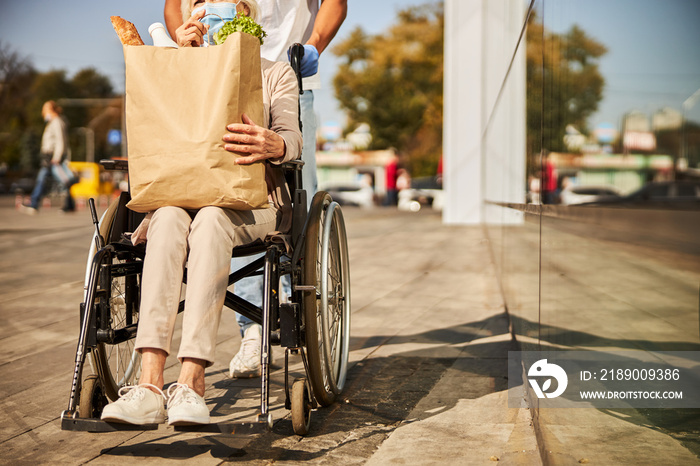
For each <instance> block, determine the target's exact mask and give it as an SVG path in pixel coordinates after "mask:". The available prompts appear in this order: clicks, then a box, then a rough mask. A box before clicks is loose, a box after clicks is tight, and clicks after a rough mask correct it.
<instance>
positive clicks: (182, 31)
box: [175, 10, 209, 47]
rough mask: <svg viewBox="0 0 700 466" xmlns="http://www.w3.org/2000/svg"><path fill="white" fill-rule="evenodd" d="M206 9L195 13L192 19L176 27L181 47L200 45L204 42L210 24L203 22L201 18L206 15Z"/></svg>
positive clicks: (178, 42) (178, 43)
mask: <svg viewBox="0 0 700 466" xmlns="http://www.w3.org/2000/svg"><path fill="white" fill-rule="evenodd" d="M204 14H205V11H204V10H202V11H199V12H197V13H195V14H194V15H193V16H192V17H191V18H190V19H188V20H187V21H185V23H184V24H183V25H182V26H180V27H179V28H177V29H176V31H175V35H176V36H177V37H176V38H177V45H179V46H180V47H192V46H200V45H202V43H203V42H204V39H203V37H204V35H205V34H206V33H207V30H208V29H209V26H206V25H205V24H203V23H202V22H201V21H199V20H200V19H202V18H203V17H204Z"/></svg>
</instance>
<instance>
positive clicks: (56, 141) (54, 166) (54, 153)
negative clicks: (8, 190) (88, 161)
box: [22, 100, 78, 215]
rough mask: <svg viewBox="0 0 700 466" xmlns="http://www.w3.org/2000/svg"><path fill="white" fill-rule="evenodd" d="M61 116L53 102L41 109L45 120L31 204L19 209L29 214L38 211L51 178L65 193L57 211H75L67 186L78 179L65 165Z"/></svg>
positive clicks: (65, 137)
mask: <svg viewBox="0 0 700 466" xmlns="http://www.w3.org/2000/svg"><path fill="white" fill-rule="evenodd" d="M61 113H63V110H62V109H61V107H59V106H58V105H57V104H56V102H54V101H53V100H49V101H47V102H45V103H44V105H43V107H42V108H41V116H43V117H44V121H46V127H45V128H44V134H43V135H42V137H41V168H40V169H39V174H38V175H37V177H36V184H35V186H34V190H33V191H32V197H31V202H30V204H29V205H28V206H22V207H23V209H22V210H23V211H24V212H25V213H28V214H30V215H31V214H36V213H37V212H38V211H39V204H40V203H41V198H42V197H43V196H45V195H46V191H47V188H48V186H49V183H50V182H51V177H53V178H54V179H55V180H56V181H57V182H58V183H60V184H61V186H62V187H63V189H64V190H65V191H66V199H65V202H64V204H63V207H62V208H61V210H62V211H63V212H73V211H75V200H74V199H73V196H71V194H70V187H71V186H73V185H74V184H75V183H76V182H77V181H78V180H77V177H76V176H75V174H74V173H73V172H72V171H71V169H70V167H69V166H68V162H69V160H70V148H69V146H68V125H67V124H66V121H65V120H64V119H63V117H61Z"/></svg>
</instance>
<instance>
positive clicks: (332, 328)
mask: <svg viewBox="0 0 700 466" xmlns="http://www.w3.org/2000/svg"><path fill="white" fill-rule="evenodd" d="M101 163H102V164H103V165H104V166H105V167H106V168H107V169H112V170H125V169H127V162H126V161H114V160H109V161H102V162H101ZM284 165H285V166H284V169H285V170H286V171H287V178H288V180H292V183H289V182H288V184H292V185H294V186H300V184H301V169H302V165H303V163H302V162H288V163H286V164H284ZM293 192H294V196H293V200H292V207H293V221H292V229H291V231H290V232H289V233H290V234H289V235H288V237H287V238H279V237H269V238H266V239H265V240H264V241H257V242H255V243H251V244H247V245H242V246H237V247H235V248H234V249H233V251H232V257H242V256H248V255H253V254H260V253H264V256H263V257H260V258H258V259H256V260H255V261H253V262H252V263H250V264H248V265H246V266H244V267H242V268H241V269H239V270H235V271H232V272H231V274H230V275H229V280H228V284H229V286H230V285H232V284H233V285H235V283H236V282H238V281H239V280H241V279H243V278H246V277H251V276H256V275H262V276H263V283H264V285H263V303H262V308H259V307H258V306H256V305H254V304H252V303H250V302H248V301H247V300H245V299H243V298H241V297H239V296H237V295H235V293H234V292H231V291H229V290H227V292H226V299H225V307H227V308H230V309H232V310H235V311H236V312H238V313H240V314H242V315H244V316H246V317H248V318H250V319H251V320H253V321H254V322H257V323H259V324H260V325H261V326H262V350H261V369H262V375H261V395H260V412H259V414H258V416H257V421H256V422H255V423H252V424H258V425H257V426H255V425H246V426H245V427H246V428H247V429H246V430H248V431H251V430H255V428H256V427H264V428H267V429H269V428H271V427H272V416H271V414H270V413H269V409H268V408H269V385H270V375H269V374H270V351H271V346H272V345H279V346H281V347H284V348H285V358H284V374H285V375H284V390H285V407H286V409H289V410H291V418H292V425H293V428H294V432H295V433H297V434H299V435H304V434H306V433H307V432H308V429H309V426H310V420H311V411H312V409H314V408H316V407H318V406H319V405H320V406H329V405H331V404H332V403H334V401H335V400H336V398H337V397H338V395H340V394H341V392H342V390H343V387H344V385H345V379H346V374H347V366H348V353H349V336H350V271H349V262H348V249H347V237H346V231H345V223H344V219H343V214H342V210H341V208H340V206H339V205H338V203H336V202H334V201H333V200H332V198H331V196H330V195H329V194H328V193H326V192H323V191H320V192H318V193H316V195H315V196H314V198H313V200H312V202H311V207H310V209H309V211H308V212H307V210H306V192H305V191H304V190H303V189H296V188H295V189H294V190H293ZM129 200H130V196H129V193H127V192H123V193H121V195H120V197H119V199H118V200H115V201H114V202H113V203H112V204H111V205H110V207H109V208H108V209H107V210H106V211H105V213H104V214H103V215H102V218H101V219H100V220H99V221H98V220H97V215H96V210H95V206H94V201H93V200H92V199H91V200H90V202H89V205H90V209H91V212H92V217H93V222H94V223H95V226H96V231H95V234H94V241H93V242H92V243H91V248H90V253H89V265H88V267H87V271H86V276H85V290H84V302H83V303H81V304H80V315H81V326H80V334H79V339H78V346H77V349H76V356H75V368H74V373H73V380H72V384H71V391H70V397H69V401H68V407H67V409H66V410H65V411H64V412H63V413H62V416H61V417H62V429H64V430H79V431H89V432H104V431H113V430H132V429H135V428H136V429H139V430H152V429H154V428H157V425H151V426H129V425H128V424H118V425H117V424H116V423H108V422H105V421H101V420H99V416H100V414H101V412H102V408H103V407H104V406H105V405H106V404H107V403H108V402H109V401H114V400H116V399H117V398H118V397H119V395H118V392H119V389H120V388H121V387H123V386H126V385H133V384H136V383H137V381H138V376H139V372H140V371H139V364H140V355H139V353H138V352H137V351H135V350H134V338H135V337H136V330H137V326H138V317H139V301H140V294H141V290H140V284H141V274H142V271H143V261H144V258H145V254H146V248H145V247H144V245H138V246H133V245H132V244H131V241H130V239H129V236H128V234H127V233H128V232H131V231H134V229H135V228H136V226H138V223H139V222H140V220H141V219H142V218H143V214H138V213H136V212H133V211H131V210H129V209H128V208H127V207H126V204H127V202H128V201H129ZM287 245H291V250H289V247H288V246H287ZM186 275H187V273H186V271H185V278H184V280H183V281H184V282H185V283H186ZM285 275H287V276H289V277H290V282H291V296H290V302H288V303H281V302H280V300H279V297H280V293H279V286H280V278H281V277H282V276H285ZM234 290H235V287H234ZM183 310H184V300H183V301H181V302H180V305H179V309H178V311H179V312H182V311H183ZM290 355H299V356H300V357H301V360H302V362H303V367H304V372H305V376H304V377H301V378H298V379H296V380H295V381H294V382H293V383H291V384H290V371H289V366H290V364H289V361H290ZM88 358H89V359H88ZM86 360H89V364H90V365H91V366H92V369H93V372H94V374H91V375H89V376H87V377H85V378H84V379H83V378H82V374H83V372H84V366H85V363H86ZM236 427H238V428H239V430H240V427H241V426H240V425H239V426H229V428H228V430H229V432H228V433H233V431H234V430H236V429H235V428H236ZM175 429H176V430H185V431H187V430H193V431H199V432H207V431H210V432H219V433H222V432H223V433H226V426H223V425H209V426H179V427H176V428H175ZM258 430H259V429H258Z"/></svg>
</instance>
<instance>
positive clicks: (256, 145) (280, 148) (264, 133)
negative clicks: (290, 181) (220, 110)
mask: <svg viewBox="0 0 700 466" xmlns="http://www.w3.org/2000/svg"><path fill="white" fill-rule="evenodd" d="M241 119H242V120H243V123H233V124H230V125H228V126H227V127H226V129H228V130H229V131H230V132H229V133H228V134H225V135H224V137H223V140H224V142H226V143H227V144H224V149H226V150H227V151H229V152H244V153H246V154H250V155H248V156H244V157H240V158H237V159H236V163H237V164H239V165H248V164H251V163H254V162H260V161H261V160H265V159H276V158H280V157H284V154H285V151H286V146H285V143H284V139H283V138H282V136H280V135H279V134H277V133H275V132H274V131H271V130H269V129H267V128H263V127H262V126H258V125H256V124H255V122H254V121H253V120H251V119H250V117H249V116H248V115H246V114H245V113H244V114H243V115H242V116H241Z"/></svg>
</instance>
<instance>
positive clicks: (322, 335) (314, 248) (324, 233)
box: [303, 192, 350, 406]
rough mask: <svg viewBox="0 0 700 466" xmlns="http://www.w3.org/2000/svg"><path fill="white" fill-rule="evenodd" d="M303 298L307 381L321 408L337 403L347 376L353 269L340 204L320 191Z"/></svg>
mask: <svg viewBox="0 0 700 466" xmlns="http://www.w3.org/2000/svg"><path fill="white" fill-rule="evenodd" d="M303 281H304V284H305V285H313V286H314V287H315V291H316V292H315V293H306V295H305V297H304V320H305V330H306V331H305V337H306V348H307V352H308V356H309V381H310V382H311V387H312V390H313V393H314V397H315V398H316V400H317V401H318V402H319V403H320V404H321V405H322V406H328V405H330V404H332V403H333V402H334V401H335V398H336V396H337V395H339V394H340V393H341V392H342V390H343V387H344V386H345V377H346V374H347V365H348V353H349V340H350V265H349V262H348V248H347V236H346V233H345V222H344V220H343V214H342V211H341V209H340V206H339V205H338V203H336V202H333V200H332V199H331V196H330V195H329V194H328V193H325V192H318V193H316V195H315V196H314V198H313V201H312V203H311V209H310V211H309V224H308V228H307V231H306V241H305V247H304V277H303Z"/></svg>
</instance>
